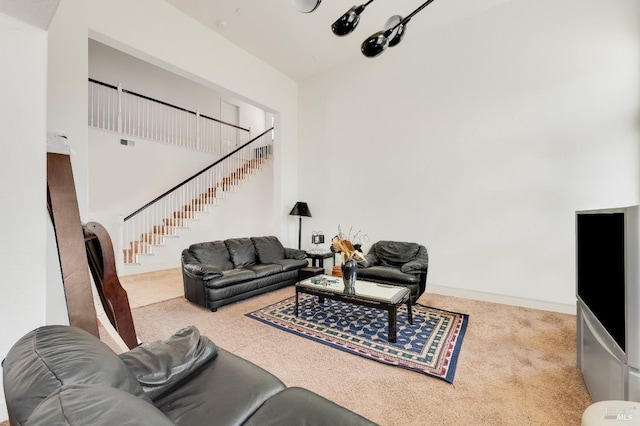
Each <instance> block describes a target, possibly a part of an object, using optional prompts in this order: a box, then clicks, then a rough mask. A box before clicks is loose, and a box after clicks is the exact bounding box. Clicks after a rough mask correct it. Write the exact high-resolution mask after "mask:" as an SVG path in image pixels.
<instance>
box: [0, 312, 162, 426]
mask: <svg viewBox="0 0 640 426" xmlns="http://www.w3.org/2000/svg"><path fill="white" fill-rule="evenodd" d="M3 373H4V385H5V390H6V392H5V399H6V402H7V406H9V407H11V410H12V414H13V416H15V418H16V421H17V422H18V423H20V424H22V423H24V421H25V420H26V419H27V418H29V416H30V415H31V413H32V411H33V410H34V409H35V407H36V406H37V405H38V404H39V403H40V402H42V401H43V400H44V399H45V398H46V397H47V396H48V395H50V394H52V393H53V392H55V391H56V390H57V389H58V388H60V387H61V386H64V385H73V384H91V385H103V386H107V387H113V388H118V389H121V390H123V391H125V392H127V393H130V394H133V395H135V396H138V397H141V398H144V399H146V400H147V401H149V402H150V399H149V397H147V396H146V394H145V393H144V392H143V390H142V387H141V386H140V384H139V383H138V381H137V380H136V378H135V377H134V376H133V374H132V373H131V371H129V368H127V366H126V364H125V363H124V362H123V361H122V360H121V359H120V358H119V357H118V355H116V353H115V352H113V351H112V350H111V349H110V348H109V347H108V346H107V345H106V344H104V343H103V342H101V341H100V340H98V339H97V338H96V337H95V336H93V335H92V334H90V333H88V332H86V331H84V330H82V329H80V328H77V327H69V326H66V325H49V326H44V327H40V328H37V329H35V330H33V331H31V332H29V333H27V334H26V335H25V336H23V337H22V338H21V339H20V340H18V341H17V342H16V344H15V345H13V347H12V348H11V349H10V350H9V353H8V354H7V357H6V358H5V360H4V362H3ZM25 377H28V378H29V380H25Z"/></svg>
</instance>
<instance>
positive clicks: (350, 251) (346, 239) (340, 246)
mask: <svg viewBox="0 0 640 426" xmlns="http://www.w3.org/2000/svg"><path fill="white" fill-rule="evenodd" d="M351 229H353V228H350V229H349V234H347V235H345V234H344V233H343V232H342V230H341V229H340V226H338V235H336V236H335V237H333V239H332V240H331V247H332V248H333V250H334V251H335V252H336V253H340V256H341V258H342V263H343V264H344V263H346V262H347V261H348V260H353V259H354V258H355V259H360V260H364V255H363V254H362V252H361V251H360V250H359V246H360V244H359V241H360V240H361V239H366V235H361V231H358V232H356V233H355V234H354V236H353V238H352V237H351ZM352 241H356V244H355V245H354V244H353V243H352ZM356 246H358V247H356Z"/></svg>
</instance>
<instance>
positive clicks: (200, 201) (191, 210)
mask: <svg viewBox="0 0 640 426" xmlns="http://www.w3.org/2000/svg"><path fill="white" fill-rule="evenodd" d="M271 131H272V129H269V130H267V131H265V132H264V133H263V134H262V135H260V136H258V137H256V138H254V139H253V140H251V141H249V142H247V143H246V144H245V145H243V146H242V147H240V148H238V149H236V150H235V151H233V152H231V153H230V154H228V155H227V156H225V157H223V158H222V159H220V160H218V161H217V162H215V163H214V164H212V165H210V166H208V167H207V168H205V169H204V170H201V171H200V172H198V173H196V174H195V175H194V176H192V177H191V178H189V179H187V180H185V181H184V182H182V183H180V184H178V185H176V186H175V187H173V188H172V189H170V190H169V191H167V192H165V193H164V194H163V195H161V196H159V197H157V198H156V199H155V200H153V201H151V202H150V203H147V204H146V205H145V206H144V207H141V208H140V209H138V210H137V211H136V212H134V213H132V214H130V215H129V216H127V217H126V218H125V219H124V224H123V239H122V241H123V246H122V247H123V249H122V256H123V262H124V264H125V265H135V264H138V263H139V257H140V256H143V255H151V254H153V248H154V247H155V246H164V245H166V240H167V238H175V237H178V236H179V230H180V228H185V227H188V226H189V224H190V222H191V221H193V220H195V219H198V218H199V214H200V213H201V212H203V211H206V210H207V209H208V208H209V206H213V205H216V204H218V202H219V200H221V199H224V198H226V197H227V195H228V194H229V193H230V192H233V191H235V190H236V188H237V187H238V185H239V184H240V183H242V182H243V181H245V180H246V179H248V178H250V177H251V176H252V175H254V174H255V172H256V171H258V170H259V169H260V168H261V167H262V166H263V165H266V164H267V163H269V162H270V161H272V157H273V155H272V151H273V150H272V145H270V144H265V142H271V138H270V132H271ZM255 146H258V147H257V148H256V147H255Z"/></svg>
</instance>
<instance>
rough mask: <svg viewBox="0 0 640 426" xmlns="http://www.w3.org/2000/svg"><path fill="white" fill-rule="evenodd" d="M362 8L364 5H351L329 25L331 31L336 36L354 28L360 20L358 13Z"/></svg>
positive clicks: (343, 34)
mask: <svg viewBox="0 0 640 426" xmlns="http://www.w3.org/2000/svg"><path fill="white" fill-rule="evenodd" d="M363 10H364V6H363V5H360V6H353V7H352V8H351V9H349V10H348V11H347V13H345V14H344V15H342V16H341V17H340V18H338V20H337V21H336V22H334V23H333V25H331V31H333V33H334V34H335V35H337V36H345V35H347V34H349V33H350V32H352V31H353V30H355V29H356V27H357V26H358V22H360V14H361V13H362V11H363Z"/></svg>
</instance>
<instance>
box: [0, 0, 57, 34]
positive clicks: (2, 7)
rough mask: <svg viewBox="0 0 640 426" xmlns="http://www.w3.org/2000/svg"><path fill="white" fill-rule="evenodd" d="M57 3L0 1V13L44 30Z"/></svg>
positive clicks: (31, 0)
mask: <svg viewBox="0 0 640 426" xmlns="http://www.w3.org/2000/svg"><path fill="white" fill-rule="evenodd" d="M59 3H60V0H0V12H2V13H4V14H6V15H9V16H13V17H14V18H17V19H19V20H21V21H24V22H26V23H28V24H30V25H33V26H35V27H38V28H40V29H42V30H46V29H47V28H49V24H50V23H51V19H53V15H54V14H55V12H56V9H57V8H58V4H59Z"/></svg>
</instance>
